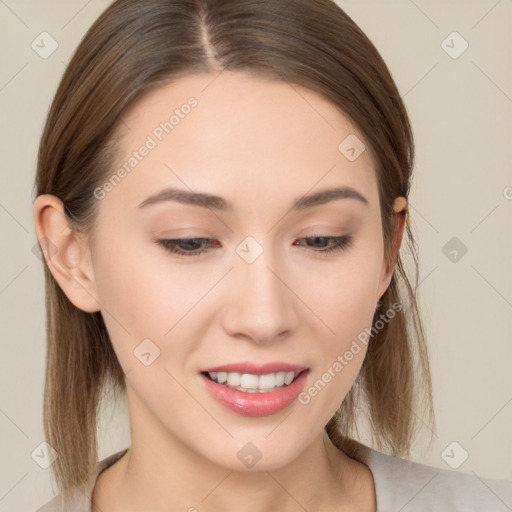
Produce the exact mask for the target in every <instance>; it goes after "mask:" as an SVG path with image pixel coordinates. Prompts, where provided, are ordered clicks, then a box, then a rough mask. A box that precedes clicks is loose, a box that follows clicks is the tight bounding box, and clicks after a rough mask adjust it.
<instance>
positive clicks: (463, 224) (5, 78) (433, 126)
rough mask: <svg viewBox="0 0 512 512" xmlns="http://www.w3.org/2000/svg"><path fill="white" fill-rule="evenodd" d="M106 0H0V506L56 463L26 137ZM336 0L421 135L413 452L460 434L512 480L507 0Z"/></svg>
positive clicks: (487, 473) (114, 423)
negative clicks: (381, 63) (420, 322)
mask: <svg viewBox="0 0 512 512" xmlns="http://www.w3.org/2000/svg"><path fill="white" fill-rule="evenodd" d="M109 3H110V2H108V1H101V0H90V1H88V2H87V1H85V0H61V1H57V0H51V1H50V0H47V1H45V2H39V1H36V0H33V1H27V0H3V1H0V43H1V48H2V54H1V55H2V57H1V58H2V61H1V62H2V66H1V68H0V109H1V119H2V123H1V133H0V144H1V155H2V160H1V164H2V165H1V172H2V177H1V183H2V188H1V193H0V225H1V230H2V240H3V242H2V249H1V253H0V258H1V260H0V261H1V266H0V314H1V327H0V328H1V340H2V351H1V360H0V361H1V362H0V365H1V371H0V378H1V386H0V390H1V391H0V393H1V395H0V433H1V435H0V444H1V454H2V455H1V457H0V461H1V462H0V512H2V511H9V512H15V511H28V510H33V509H35V508H36V507H37V506H40V505H41V504H42V503H44V502H45V501H47V500H49V499H50V498H51V497H52V495H53V492H52V489H51V485H50V478H49V471H50V470H49V469H42V468H40V467H39V466H38V465H37V464H36V463H35V462H34V461H33V460H32V458H31V453H32V452H33V451H34V450H35V449H36V447H37V446H38V445H39V444H40V443H41V442H42V441H44V437H43V430H42V394H43V376H44V357H45V339H44V327H45V320H44V318H45V317H44V314H45V313H44V293H43V292H44V290H43V271H42V264H41V262H40V261H39V259H38V258H37V257H36V256H35V255H34V253H33V252H32V249H33V247H34V244H35V243H36V237H35V231H34V227H33V223H32V201H33V179H34V172H35V164H36V151H37V147H38V143H39V137H40V134H41V129H42V125H43V121H44V118H45V115H46V112H47V110H48V108H49V105H50V101H51V99H52V96H53V94H54V92H55V89H56V87H57V84H58V81H59V79H60V77H61V75H62V73H63V71H64V69H65V66H66V63H67V62H68V60H69V58H70V56H71V54H72V52H73V51H74V49H75V48H76V46H77V45H78V43H79V40H80V38H81V37H82V36H83V34H84V33H85V31H86V30H87V28H88V27H89V26H90V25H91V24H92V22H93V21H94V20H95V19H96V17H97V16H98V15H99V14H100V12H101V11H102V10H103V9H104V8H105V7H106V6H107V5H108V4H109ZM339 3H340V5H341V6H342V7H344V8H345V9H346V11H347V12H348V14H349V15H351V16H352V17H353V19H354V20H355V21H356V22H357V23H358V24H359V25H360V26H361V28H362V29H363V30H364V31H365V32H366V33H367V35H368V36H369V37H370V39H372V41H373V42H374V43H375V45H376V46H377V48H378V49H379V50H380V52H381V53H382V55H383V57H384V59H385V60H386V62H387V63H388V65H389V67H390V69H391V71H392V73H393V75H394V77H395V79H396V81H397V84H398V87H399V90H400V91H401V94H402V96H403V97H404V101H405V103H406V106H407V108H408V110H409V113H410V116H411V118H412V123H413V128H414V133H415V136H416V143H417V152H418V153H417V163H416V168H415V178H414V181H413V190H412V194H411V197H410V200H411V201H410V202H411V211H412V223H413V228H414V230H415V233H416V236H417V240H418V244H419V249H420V281H421V285H420V287H419V292H420V300H421V306H422V310H423V312H424V319H425V323H426V327H427V335H428V338H429V345H430V352H431V358H432V368H433V379H434V392H435V406H436V413H437V428H436V431H435V433H434V442H433V444H432V446H431V448H430V450H429V451H427V450H426V447H425V444H424V443H423V442H422V441H421V439H419V440H418V443H417V444H416V446H415V449H414V453H413V458H414V460H418V461H422V462H426V463H428V464H431V465H434V466H438V467H441V468H448V467H449V466H448V465H447V463H446V462H445V460H444V459H443V457H442V455H441V454H442V452H443V450H444V449H445V448H446V447H447V446H448V445H450V443H452V442H453V441H456V442H457V443H458V445H455V447H454V451H453V452H452V451H451V450H449V451H448V453H449V454H450V455H451V459H450V462H452V464H453V463H454V462H453V461H455V462H457V460H460V458H461V457H462V455H463V453H464V452H463V451H462V450H465V451H467V452H468V454H469V457H468V458H467V460H466V461H465V462H464V463H463V464H462V465H460V467H459V468H458V470H459V471H465V472H474V473H476V474H477V475H478V476H480V477H494V478H508V479H512V462H511V461H512V441H511V436H510V432H512V377H511V372H510V366H511V363H512V343H511V341H512V277H511V276H512V272H511V270H512V265H511V262H512V241H511V240H512V237H511V233H512V172H511V165H512V145H511V133H512V130H511V128H512V126H511V125H512V99H511V98H512V72H511V65H510V64H511V62H512V60H511V52H512V40H511V39H512V36H511V34H512V2H511V1H510V0H501V1H496V0H478V1H476V0H472V1H468V0H459V1H455V0H451V1H450V2H445V1H440V0H439V1H432V0H430V1H427V0H415V1H414V2H413V1H412V0H397V1H388V0H386V1H382V0H375V1H369V0H357V1H356V0H341V1H340V2H339ZM43 31H47V32H49V33H50V34H51V35H52V37H53V38H55V40H56V41H57V42H58V49H57V50H56V51H55V52H54V53H53V54H52V55H51V56H49V57H48V58H47V59H43V58H41V57H40V56H39V55H38V54H37V53H36V52H35V51H34V50H33V49H32V47H31V43H32V41H34V40H35V39H36V38H37V37H38V36H39V34H41V32H43ZM453 31H457V32H459V33H460V35H461V36H462V37H463V38H464V40H466V41H467V42H468V43H469V47H468V49H467V50H466V51H465V52H464V53H462V54H461V55H460V56H459V57H458V58H452V57H451V56H449V55H448V53H446V51H445V50H444V49H443V46H442V42H443V40H445V39H446V38H447V36H449V35H450V34H451V33H452V32H453ZM452 40H453V42H452ZM446 44H448V45H449V46H451V47H452V48H451V50H449V51H451V52H452V53H453V52H458V51H459V50H460V49H461V48H462V46H461V45H462V44H463V41H462V40H461V39H457V38H456V37H455V38H453V36H451V38H448V40H447V43H446ZM452 237H457V239H458V240H459V241H458V242H457V243H459V244H461V243H462V244H464V245H465V246H466V247H467V253H466V254H465V255H464V256H462V257H461V258H460V259H459V260H458V261H455V262H454V261H451V260H450V259H449V257H447V256H446V255H445V253H444V252H446V253H448V251H447V250H446V249H445V251H444V252H443V247H444V246H445V244H447V242H448V241H449V240H450V239H451V238H452ZM448 248H449V250H452V248H451V247H450V246H448ZM459 255H460V252H459ZM448 256H450V254H449V253H448ZM450 257H452V256H450ZM125 422H126V418H125V417H123V410H122V409H121V410H119V411H117V412H116V411H115V410H114V411H113V412H112V415H111V416H110V415H109V416H106V417H105V420H104V422H103V423H104V426H105V425H107V426H108V432H107V433H104V434H103V435H102V440H101V445H100V456H101V457H102V458H103V457H105V456H107V455H109V454H110V453H112V452H113V451H117V450H119V449H121V448H124V447H126V446H128V444H129V432H128V430H127V424H126V423H125ZM101 430H102V432H103V431H104V427H102V429H101ZM445 458H446V457H445Z"/></svg>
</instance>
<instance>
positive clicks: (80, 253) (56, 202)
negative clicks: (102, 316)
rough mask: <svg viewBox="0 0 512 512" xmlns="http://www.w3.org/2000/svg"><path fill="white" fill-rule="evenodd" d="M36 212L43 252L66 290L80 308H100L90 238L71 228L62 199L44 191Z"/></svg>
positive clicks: (38, 201)
mask: <svg viewBox="0 0 512 512" xmlns="http://www.w3.org/2000/svg"><path fill="white" fill-rule="evenodd" d="M33 215H34V226H35V229H36V236H37V240H38V242H39V244H40V247H41V252H42V254H43V255H44V258H45V260H46V263H47V265H48V268H49V269H50V272H51V273H52V275H53V277H54V278H55V280H56V281H57V282H58V284H59V286H60V287H61V289H62V291H63V292H64V293H65V294H66V296H67V297H68V299H69V300H70V301H71V302H72V303H73V304H74V305H75V306H76V307H77V308H79V309H81V310H83V311H86V312H88V313H94V312H96V311H99V310H100V307H99V303H98V301H97V300H96V287H95V281H94V272H93V268H92V265H91V259H90V253H89V250H88V245H87V242H86V240H85V239H84V238H83V237H82V236H80V235H79V234H78V233H76V232H74V231H73V230H72V229H71V228H70V226H69V223H68V220H67V218H66V215H65V213H64V204H63V203H62V201H61V200H60V199H59V198H58V197H56V196H54V195H51V194H42V195H40V196H38V197H36V199H35V201H34V211H33Z"/></svg>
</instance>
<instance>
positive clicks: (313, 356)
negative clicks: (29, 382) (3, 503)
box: [34, 72, 406, 512]
mask: <svg viewBox="0 0 512 512" xmlns="http://www.w3.org/2000/svg"><path fill="white" fill-rule="evenodd" d="M213 79H214V77H213V76H211V75H190V76H186V77H182V78H180V79H179V80H177V81H176V82H174V83H172V84H171V85H166V86H163V87H161V88H160V89H158V90H155V91H152V92H151V93H150V94H149V95H148V96H146V97H144V98H142V100H141V101H139V102H137V103H136V104H135V105H134V106H133V108H131V109H130V110H129V111H128V112H127V113H126V115H125V116H124V119H123V122H124V124H122V125H121V127H122V130H123V132H122V135H123V139H122V144H121V148H122V151H121V154H120V158H119V165H120V166H121V165H122V164H123V163H124V162H125V161H126V160H127V159H128V158H129V156H130V154H131V153H132V151H134V150H137V149H138V148H139V147H140V146H141V145H142V144H143V143H144V141H145V140H146V137H147V136H148V135H149V134H151V133H152V130H154V128H155V127H156V126H158V125H159V123H160V122H162V121H163V120H165V119H167V118H168V117H169V112H172V110H174V109H175V108H179V107H180V106H181V105H183V104H184V103H186V101H187V99H188V98H189V97H190V96H194V97H195V98H196V99H197V100H198V102H199V103H198V106H197V107H196V108H194V109H192V111H191V112H190V114H188V116H186V117H185V118H184V119H181V120H180V123H179V125H177V126H176V127H175V128H174V129H173V131H172V132H170V133H169V134H166V135H165V136H164V138H163V140H162V141H161V142H160V143H159V144H158V146H157V147H156V148H154V149H152V150H151V151H150V152H149V154H148V155H147V156H146V157H145V158H144V159H143V160H142V161H141V162H139V163H138V165H137V167H136V168H135V169H133V170H132V172H131V173H130V174H128V175H127V176H126V177H125V178H124V179H123V180H122V181H121V183H119V184H117V185H116V186H115V187H114V188H113V190H111V191H110V192H108V193H107V194H106V196H105V197H104V198H103V199H101V200H100V205H99V206H100V210H99V216H98V221H97V223H96V225H95V228H94V239H86V238H85V237H81V236H78V235H77V234H76V233H73V232H72V231H71V230H70V229H69V228H68V227H67V223H66V219H65V217H64V213H63V208H62V203H61V201H60V200H59V199H58V198H56V197H54V196H52V195H42V196H39V197H37V199H36V201H35V203H34V222H35V226H36V231H37V236H38V238H39V239H41V238H43V237H47V238H48V239H50V240H51V241H52V243H53V244H54V245H55V246H56V247H57V252H56V254H55V255H54V256H53V257H52V258H51V259H49V260H48V264H49V266H50V269H51V271H52V273H53V275H54V276H55V278H56V279H57V281H58V283H59V285H60V286H61V287H62V289H63V291H64V292H65V293H66V295H67V297H68V298H69V299H70V301H72V302H73V304H74V305H75V306H77V307H78V308H80V309H83V310H84V311H89V312H93V311H101V314H102V316H103V318H104V320H105V324H106V326H107V329H108V332H109V334H110V337H111V340H112V343H113V346H114V349H115V351H116V354H117V356H118V358H119V361H120V364H121V365H122V367H123V369H124V371H125V373H126V383H127V397H128V406H129V417H130V428H131V446H130V449H129V451H128V453H127V454H126V455H125V456H124V457H123V458H121V459H120V460H119V461H118V462H117V463H116V464H114V465H113V466H111V467H110V468H109V469H108V470H106V471H104V472H103V473H101V475H100V476H99V477H98V480H97V482H96V486H95V488H94V493H93V502H94V504H95V507H94V511H99V510H102V511H105V510H108V511H109V512H117V511H123V512H132V511H133V512H135V511H141V510H151V511H153V512H160V511H164V510H165V511H166V512H167V511H168V510H184V511H185V510H194V509H193V508H191V507H195V509H197V510H198V511H213V510H223V511H232V510H244V511H247V512H257V511H268V510H282V511H298V510H304V509H306V510H320V511H328V510H329V511H330V510H337V511H355V510H358V511H359V510H361V511H362V510H364V511H374V510H376V501H375V489H374V482H373V477H372V474H371V472H370V470H369V469H368V467H367V466H365V465H364V464H362V463H360V462H357V461H355V460H353V459H351V458H349V457H348V456H346V455H345V454H344V453H342V452H341V451H340V450H338V449H337V448H336V447H335V446H334V445H333V444H332V443H331V442H330V440H329V439H328V438H327V436H326V434H325V432H324V430H323V428H324V426H325V424H326V423H327V422H328V420H329V419H330V418H331V417H332V415H333V414H334V412H335V410H336V408H337V407H338V405H339V404H340V403H341V402H342V401H343V398H344V397H345V395H346V393H347V392H348V390H349V389H350V387H351V385H352V384H353V382H354V379H355V378H356V376H357V373H358V371H359V369H360V367H361V364H362V361H363V358H364V354H365V349H364V346H363V350H361V352H359V354H357V355H355V356H354V358H353V360H352V361H350V363H349V364H348V365H347V366H346V367H345V368H344V369H343V371H342V372H340V373H339V374H337V375H336V377H335V379H333V380H332V381H331V382H330V383H329V384H327V385H326V386H325V388H324V389H323V390H322V391H321V392H320V393H319V394H318V395H317V396H316V397H314V398H313V399H312V400H311V401H310V402H309V403H308V404H307V405H303V404H301V403H299V402H298V401H295V402H294V403H292V404H291V405H290V406H289V407H287V408H286V409H284V410H283V411H280V412H278V413H276V414H273V415H270V416H265V417H246V416H241V415H238V414H237V413H235V412H232V411H230V410H228V409H226V408H225V407H224V406H222V405H221V404H219V403H218V402H217V401H216V400H215V399H213V398H212V397H211V396H210V395H209V393H208V392H207V391H206V389H205V388H204V386H203V385H202V382H201V380H200V377H199V373H198V372H199V371H200V370H201V369H204V368H207V367H211V366H215V365H220V364H225V363H231V362H240V361H257V362H269V361H286V362H290V363H296V364H301V365H305V366H307V367H309V368H310V373H309V375H308V378H307V382H306V389H307V388H308V387H309V386H311V385H312V383H313V382H315V381H316V380H318V379H319V378H320V377H321V375H322V374H323V373H324V372H325V371H326V370H327V368H329V367H330V366H332V364H333V362H334V361H336V358H337V356H338V355H340V354H343V353H344V352H345V351H346V350H347V349H348V348H349V346H350V344H351V342H352V341H353V340H354V339H355V338H356V337H357V335H358V334H359V333H360V332H362V331H363V330H364V328H365V327H368V328H369V327H370V326H371V323H372V317H373V314H374V310H375V307H376V303H377V301H378V300H379V298H380V297H381V296H382V295H383V293H384V292H385V290H386V289H387V287H388V286H389V283H390V280H391V277H392V273H393V269H394V262H395V260H396V255H397V251H398V248H399V246H400V243H401V239H402V234H403V228H404V220H405V213H406V201H405V198H397V200H396V201H395V205H394V209H395V212H396V214H395V216H396V221H397V229H396V239H395V250H394V253H393V258H392V262H393V264H392V265H386V262H385V260H384V252H383V250H384V246H383V238H382V227H381V217H380V209H379V196H378V189H377V181H376V175H375V170H374V168H375V163H374V160H373V158H372V155H371V154H370V151H369V150H368V149H367V150H366V151H364V152H363V153H362V154H361V155H360V156H359V157H358V158H357V159H356V160H355V161H349V160H348V159H347V158H346V157H345V156H344V155H343V154H341V153H340V151H338V145H339V144H340V142H341V141H343V140H344V139H345V138H346V137H347V136H348V135H349V134H356V135H357V136H358V138H359V139H360V140H362V141H364V137H363V136H362V135H361V134H359V133H358V132H357V130H356V129H355V128H354V127H353V126H352V125H351V124H350V122H349V121H348V119H347V118H346V117H345V116H344V115H343V114H342V113H341V112H340V111H339V110H337V109H336V108H335V107H334V106H333V105H332V104H331V103H329V102H328V101H327V100H325V99H324V98H322V97H321V96H319V95H317V94H316V93H314V92H312V91H309V90H308V89H305V88H303V87H299V86H296V85H294V86H291V85H290V84H287V83H284V82H279V81H269V80H266V79H263V78H261V77H255V76H252V75H248V74H244V73H240V72H237V73H233V72H224V73H222V74H221V75H220V76H218V77H217V78H215V80H214V81H213ZM367 147H368V146H367ZM117 168H118V167H116V168H115V169H114V171H113V172H115V170H116V169H117ZM341 185H348V186H351V187H353V188H355V189H356V190H357V191H359V192H360V193H361V194H363V195H364V196H365V197H366V198H367V200H368V205H365V204H363V203H362V202H360V201H357V200H355V199H338V200H335V201H332V202H329V203H326V204H324V205H320V206H317V207H314V208H310V209H306V210H302V211H299V212H291V211H289V210H290V208H291V205H292V203H293V202H294V201H295V200H296V199H298V198H300V197H301V196H302V195H304V194H306V193H311V192H316V191H319V190H323V189H325V188H330V187H332V186H341ZM167 186H172V187H176V188H181V189H184V190H194V191H201V192H208V193H212V194H216V195H219V196H222V197H223V198H225V199H226V200H228V201H230V202H232V203H233V210H232V211H224V212H223V211H214V210H212V209H208V208H204V207H201V206H192V205H183V204H178V203H176V202H166V203H159V204H156V205H152V206H147V207H145V208H138V205H139V203H141V202H142V201H143V200H144V199H146V198H147V197H148V196H149V195H151V194H154V193H156V192H158V191H160V190H161V189H163V188H164V187H167ZM171 230H173V232H172V233H170V231H171ZM344 234H351V235H352V236H353V244H352V245H351V246H349V247H348V248H345V249H343V250H341V251H335V252H332V253H329V254H322V253H321V252H319V249H318V248H320V249H322V248H324V247H325V245H321V244H320V245H319V246H318V245H317V247H318V248H315V246H314V245H313V246H310V247H308V246H307V245H306V242H305V240H304V238H305V237H311V236H340V235H344ZM165 236H167V238H187V237H205V238H211V239H213V240H215V241H216V243H217V245H214V246H212V247H211V248H210V249H209V250H208V251H207V252H205V253H203V254H200V255H199V256H190V257H189V256H178V255H174V254H172V253H170V252H168V251H167V250H166V249H165V248H164V247H161V246H159V245H157V244H156V243H154V242H153V237H158V238H165ZM247 236H252V237H253V238H254V239H255V240H257V242H258V243H259V244H260V246H261V247H262V248H263V253H262V254H261V255H260V256H259V257H258V258H257V259H256V260H255V261H254V262H252V263H247V262H246V261H244V259H242V258H241V257H240V256H239V255H238V254H237V253H236V252H235V249H236V248H237V246H238V245H239V244H240V243H241V242H242V241H243V240H244V239H245V237H247ZM299 240H302V243H301V244H299V245H297V241H299ZM294 242H296V243H295V244H294ZM310 243H311V242H310ZM313 244H314V242H313ZM181 247H182V248H183V246H181ZM184 249H185V250H186V249H187V248H186V247H185V248H184ZM228 271H229V272H228ZM146 338H149V339H151V340H152V342H153V343H154V344H155V345H156V346H158V347H159V349H160V356H159V357H158V358H156V359H155V360H154V362H153V363H152V364H151V365H149V366H145V365H144V364H142V363H141V362H140V361H139V360H138V359H137V358H136V357H135V356H134V353H133V351H134V350H135V349H136V347H137V346H138V345H139V344H140V343H141V341H142V340H144V339H146ZM248 442H251V443H253V444H254V445H255V446H256V447H257V448H258V450H259V451H260V452H261V459H260V460H259V461H258V462H257V463H256V465H255V466H253V467H252V468H247V467H245V466H244V465H243V464H242V463H241V462H240V460H239V459H238V457H237V452H238V451H239V450H240V449H241V448H242V447H243V446H244V445H246V443H248Z"/></svg>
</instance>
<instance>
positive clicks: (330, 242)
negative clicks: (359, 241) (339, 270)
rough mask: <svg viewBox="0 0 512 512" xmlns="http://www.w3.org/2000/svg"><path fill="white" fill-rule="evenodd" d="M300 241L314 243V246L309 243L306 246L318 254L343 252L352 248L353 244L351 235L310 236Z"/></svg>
mask: <svg viewBox="0 0 512 512" xmlns="http://www.w3.org/2000/svg"><path fill="white" fill-rule="evenodd" d="M300 240H306V241H312V242H313V245H311V244H309V243H308V244H306V246H307V247H311V248H313V250H315V251H316V252H321V253H328V252H334V251H342V250H343V249H346V248H348V247H350V246H351V245H352V243H353V240H352V236H351V235H343V236H310V237H307V238H301V239H300ZM326 243H327V247H326V245H325V244H326ZM298 245H302V244H298ZM319 246H320V247H319Z"/></svg>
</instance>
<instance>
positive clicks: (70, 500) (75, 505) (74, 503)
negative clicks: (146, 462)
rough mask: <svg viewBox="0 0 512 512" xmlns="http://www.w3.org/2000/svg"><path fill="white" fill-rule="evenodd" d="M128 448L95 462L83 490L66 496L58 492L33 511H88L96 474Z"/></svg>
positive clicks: (110, 464) (112, 462)
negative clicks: (94, 466)
mask: <svg viewBox="0 0 512 512" xmlns="http://www.w3.org/2000/svg"><path fill="white" fill-rule="evenodd" d="M127 450H128V448H126V449H124V450H121V451H119V452H116V453H114V454H112V455H110V456H108V457H106V458H105V459H103V460H101V461H99V462H98V463H97V464H96V468H95V470H94V472H93V474H92V475H91V476H90V478H89V480H88V481H87V483H86V486H85V491H79V490H74V491H72V492H71V493H70V494H69V495H68V496H64V494H59V495H57V496H55V497H54V498H53V499H52V500H50V501H49V502H47V503H45V504H44V505H42V506H41V507H39V508H38V509H36V510H35V512H90V510H91V495H92V491H93V489H94V485H95V484H96V480H97V478H98V475H99V474H100V473H101V472H102V471H103V470H104V469H107V468H108V467H110V466H112V464H114V462H116V461H117V460H118V459H120V458H121V457H122V456H123V455H124V454H125V453H126V452H127Z"/></svg>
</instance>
